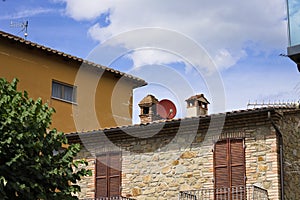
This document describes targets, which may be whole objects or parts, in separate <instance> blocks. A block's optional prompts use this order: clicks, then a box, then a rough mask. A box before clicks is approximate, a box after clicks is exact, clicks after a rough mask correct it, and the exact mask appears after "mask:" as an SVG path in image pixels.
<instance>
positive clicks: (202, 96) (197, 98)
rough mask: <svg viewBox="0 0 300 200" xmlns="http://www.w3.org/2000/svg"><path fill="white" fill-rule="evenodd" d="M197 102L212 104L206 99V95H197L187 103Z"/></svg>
mask: <svg viewBox="0 0 300 200" xmlns="http://www.w3.org/2000/svg"><path fill="white" fill-rule="evenodd" d="M195 100H198V101H201V102H204V103H207V104H210V103H209V101H208V100H207V99H206V98H205V97H204V94H196V95H194V96H191V97H190V98H188V99H187V100H185V101H195Z"/></svg>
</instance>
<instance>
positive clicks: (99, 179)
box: [96, 155, 108, 198]
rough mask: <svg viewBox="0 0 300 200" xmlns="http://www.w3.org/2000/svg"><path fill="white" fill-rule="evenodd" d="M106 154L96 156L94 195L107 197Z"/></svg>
mask: <svg viewBox="0 0 300 200" xmlns="http://www.w3.org/2000/svg"><path fill="white" fill-rule="evenodd" d="M106 163H107V156H106V155H100V156H98V157H97V161H96V197H97V198H99V197H107V196H108V186H107V181H108V180H107V176H108V171H107V166H106V165H105V164H106Z"/></svg>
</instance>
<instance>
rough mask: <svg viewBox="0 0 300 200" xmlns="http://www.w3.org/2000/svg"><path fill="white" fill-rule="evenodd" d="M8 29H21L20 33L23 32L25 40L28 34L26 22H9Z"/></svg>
mask: <svg viewBox="0 0 300 200" xmlns="http://www.w3.org/2000/svg"><path fill="white" fill-rule="evenodd" d="M10 27H12V28H22V29H21V30H20V31H19V33H20V32H23V31H24V38H25V40H26V39H27V36H28V32H27V28H28V20H26V21H24V22H12V21H11V22H10Z"/></svg>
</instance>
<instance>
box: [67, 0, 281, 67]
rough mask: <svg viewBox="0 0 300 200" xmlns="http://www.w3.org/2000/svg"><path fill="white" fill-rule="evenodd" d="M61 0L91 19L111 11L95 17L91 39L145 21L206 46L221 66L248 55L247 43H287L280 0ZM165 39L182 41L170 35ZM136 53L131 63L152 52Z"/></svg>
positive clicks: (270, 46) (269, 46)
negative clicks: (105, 18) (104, 22)
mask: <svg viewBox="0 0 300 200" xmlns="http://www.w3.org/2000/svg"><path fill="white" fill-rule="evenodd" d="M62 1H64V2H66V13H67V14H68V15H69V16H71V17H73V18H74V19H76V20H92V19H93V20H94V19H96V18H97V17H99V16H100V15H101V14H103V13H106V12H108V11H109V14H110V15H109V20H110V22H111V23H110V24H109V25H108V26H106V27H101V25H100V24H98V23H96V24H95V25H94V26H92V27H91V28H90V29H89V34H90V35H91V37H92V38H94V39H95V40H99V41H104V40H106V39H107V38H109V37H111V36H114V35H117V34H120V33H122V32H125V31H130V30H133V29H136V28H143V27H161V28H166V29H170V30H175V31H178V32H180V33H182V34H184V35H187V36H188V37H190V38H192V39H194V40H195V41H196V42H197V43H198V44H200V45H202V46H204V47H205V49H206V50H207V51H208V53H209V54H210V56H211V57H212V58H213V59H215V63H216V64H217V65H218V67H219V69H224V68H228V67H231V66H233V65H234V64H236V62H237V61H238V60H239V59H241V58H243V57H244V56H246V53H245V51H244V50H243V49H244V48H246V47H247V46H246V45H247V44H248V43H253V44H256V45H254V46H253V48H254V50H256V51H263V52H269V51H272V50H274V49H281V48H285V46H286V22H285V21H284V18H285V1H284V0H264V1H260V0H252V1H234V0H228V1H222V0H216V1H204V0H201V1H199V0H189V1H179V0H176V1H174V0H164V1H153V0H131V1H120V0H95V1H81V0H62ZM154 37H155V36H154ZM156 37H158V36H156ZM137 39H138V37H137ZM164 42H166V43H167V42H169V43H173V44H175V45H181V44H180V43H176V41H172V40H164ZM132 43H135V41H122V44H123V45H125V46H127V48H130V46H134V45H133V44H132ZM258 49H259V50H258ZM192 53H193V52H191V54H192ZM138 54H140V53H136V54H135V55H132V58H133V59H135V60H134V61H135V63H144V62H149V58H150V57H138V56H137V55H138ZM148 54H149V52H148ZM195 56H197V55H195ZM144 58H145V59H144ZM173 58H174V57H173ZM142 59H144V60H142ZM151 59H154V60H151V61H150V62H154V63H158V62H160V61H162V62H163V63H165V62H166V61H170V62H176V61H177V59H176V58H174V60H172V59H171V57H168V59H167V58H166V57H164V58H162V57H161V56H151ZM155 59H156V61H155Z"/></svg>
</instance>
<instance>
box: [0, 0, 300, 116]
mask: <svg viewBox="0 0 300 200" xmlns="http://www.w3.org/2000/svg"><path fill="white" fill-rule="evenodd" d="M285 2H286V1H285V0H263V1H261V0H252V1H238V2H237V1H234V0H227V1H222V0H215V1H204V0H187V1H179V0H172V1H171V0H164V1H153V0H152V1H150V0H128V1H121V0H115V1H113V0H110V1H109V0H93V1H82V0H50V1H38V0H5V1H4V0H2V1H1V2H0V13H1V15H0V29H1V30H3V31H5V32H9V33H12V34H15V35H19V36H21V37H23V34H24V33H22V32H19V31H20V29H19V28H12V27H10V22H11V21H13V22H23V21H25V20H28V21H29V26H28V40H31V41H33V42H37V43H39V44H43V45H45V46H49V47H51V48H54V49H57V50H60V51H64V52H66V53H69V54H72V55H75V56H78V57H82V58H86V59H88V60H92V61H94V62H97V63H99V64H103V65H107V66H109V67H113V68H116V69H119V70H121V71H124V72H128V73H131V74H133V75H136V76H139V77H141V78H144V79H145V80H146V81H147V82H149V83H150V84H149V86H147V87H144V88H140V89H137V90H135V91H134V95H135V99H134V103H135V122H138V120H137V119H136V118H137V114H138V107H137V103H138V102H139V101H140V100H141V98H142V97H144V96H145V95H147V94H148V93H151V94H153V95H155V96H156V97H157V98H158V99H164V98H168V99H171V100H172V101H174V102H175V103H176V106H177V108H178V110H179V112H178V115H177V116H176V117H184V116H185V104H184V99H186V98H188V97H189V96H191V95H194V94H195V93H204V94H205V96H207V98H208V99H209V101H210V102H211V105H210V113H216V112H224V111H231V110H237V109H246V108H247V106H246V105H247V103H248V101H249V100H250V101H251V102H255V101H257V102H263V101H264V102H268V101H271V102H274V101H275V102H279V101H280V102H282V101H293V100H296V101H298V100H299V97H300V93H299V91H300V84H299V83H300V79H299V77H300V76H299V75H300V74H299V73H298V71H297V68H296V66H295V64H294V63H293V62H292V61H290V60H289V59H288V58H287V57H284V56H279V54H286V48H287V45H288V36H287V21H286V5H285ZM153 28H154V29H153ZM187 44H188V45H187ZM219 104H223V105H219Z"/></svg>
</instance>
